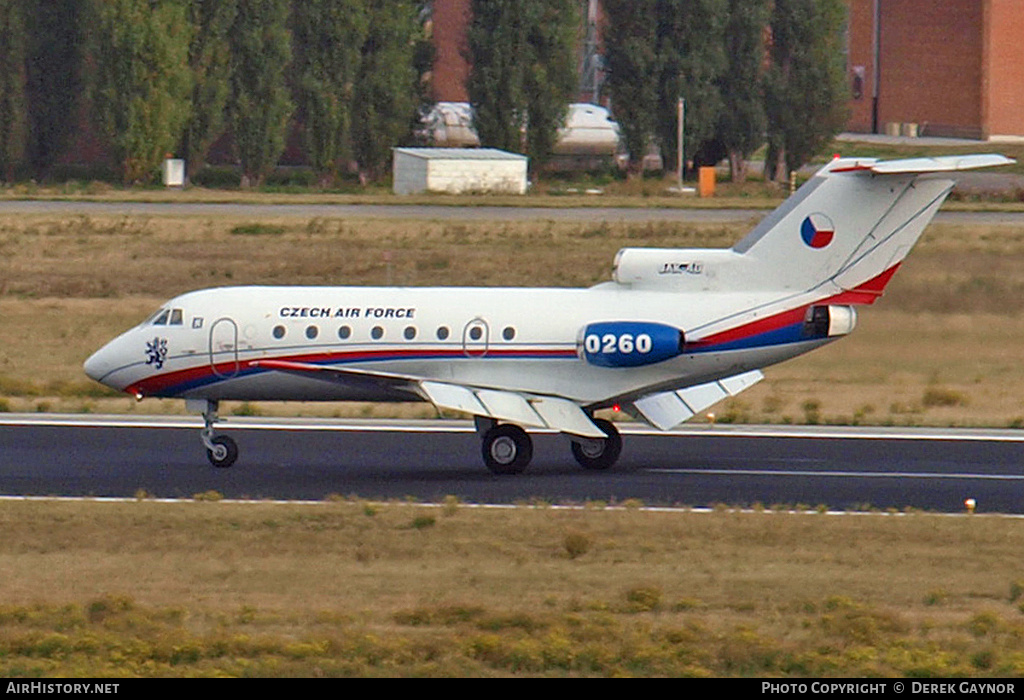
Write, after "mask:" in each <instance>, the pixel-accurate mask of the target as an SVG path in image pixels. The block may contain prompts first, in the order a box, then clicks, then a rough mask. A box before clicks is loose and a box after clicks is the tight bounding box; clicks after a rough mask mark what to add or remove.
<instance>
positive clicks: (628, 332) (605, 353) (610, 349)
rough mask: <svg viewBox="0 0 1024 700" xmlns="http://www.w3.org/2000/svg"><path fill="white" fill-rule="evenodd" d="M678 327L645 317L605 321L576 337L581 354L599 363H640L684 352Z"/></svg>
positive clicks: (608, 365) (620, 364) (661, 359)
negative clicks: (649, 320)
mask: <svg viewBox="0 0 1024 700" xmlns="http://www.w3.org/2000/svg"><path fill="white" fill-rule="evenodd" d="M685 343H686V339H685V336H684V334H683V332H682V331H681V330H679V329H678V328H673V327H672V326H666V325H665V324H663V323H648V322H643V321H602V322H600V323H591V324H590V325H588V326H585V327H584V328H583V329H582V330H581V331H580V334H579V337H578V338H577V341H576V350H577V352H578V353H579V356H580V357H581V358H582V359H584V360H586V361H587V362H589V363H590V364H592V365H597V366H598V367H639V366H641V365H650V364H654V363H655V362H662V361H663V360H667V359H669V358H672V357H675V356H677V355H679V354H681V353H682V352H683V347H684V345H685Z"/></svg>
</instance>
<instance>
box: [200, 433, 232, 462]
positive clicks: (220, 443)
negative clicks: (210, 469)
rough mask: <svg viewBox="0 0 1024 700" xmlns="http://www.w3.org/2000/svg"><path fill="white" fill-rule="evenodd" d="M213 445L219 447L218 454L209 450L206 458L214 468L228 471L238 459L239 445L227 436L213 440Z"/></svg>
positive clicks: (219, 436)
mask: <svg viewBox="0 0 1024 700" xmlns="http://www.w3.org/2000/svg"><path fill="white" fill-rule="evenodd" d="M213 444H214V445H216V446H217V450H216V453H215V451H214V450H211V449H209V448H207V450H206V457H207V459H209V460H210V464H212V465H213V466H215V467H217V468H218V469H227V468H228V467H230V466H231V465H232V464H234V463H235V460H236V459H238V445H237V444H236V443H235V441H234V440H233V439H232V438H229V437H228V436H227V435H218V436H217V437H215V438H213ZM221 448H223V449H221Z"/></svg>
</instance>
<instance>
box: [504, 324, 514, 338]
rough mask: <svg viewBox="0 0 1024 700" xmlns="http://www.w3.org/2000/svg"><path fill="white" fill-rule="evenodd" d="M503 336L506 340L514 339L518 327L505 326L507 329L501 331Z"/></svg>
mask: <svg viewBox="0 0 1024 700" xmlns="http://www.w3.org/2000/svg"><path fill="white" fill-rule="evenodd" d="M501 337H502V338H504V339H505V340H512V339H513V338H515V337H516V329H515V328H513V327H512V326H505V330H503V331H502V332H501Z"/></svg>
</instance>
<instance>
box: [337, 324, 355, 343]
mask: <svg viewBox="0 0 1024 700" xmlns="http://www.w3.org/2000/svg"><path fill="white" fill-rule="evenodd" d="M351 335H352V328H351V327H350V326H342V327H341V328H339V329H338V337H339V338H341V339H342V340H348V339H349V336H351Z"/></svg>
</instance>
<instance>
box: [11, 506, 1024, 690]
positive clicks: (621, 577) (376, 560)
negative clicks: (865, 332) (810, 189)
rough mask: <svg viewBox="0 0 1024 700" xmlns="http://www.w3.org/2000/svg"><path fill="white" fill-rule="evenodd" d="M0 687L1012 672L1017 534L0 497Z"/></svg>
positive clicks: (837, 523) (871, 518) (957, 520)
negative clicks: (155, 680)
mask: <svg viewBox="0 0 1024 700" xmlns="http://www.w3.org/2000/svg"><path fill="white" fill-rule="evenodd" d="M0 527H2V531H3V532H4V537H3V538H0V565H2V570H3V572H4V575H3V577H0V676H3V677H8V678H10V677H25V676H47V677H54V676H102V677H116V676H139V675H143V676H321V675H322V676H469V675H472V676H510V675H521V676H776V677H778V676H789V677H808V676H809V677H821V676H824V677H829V676H881V677H885V676H904V677H905V676H915V677H935V676H1016V675H1020V674H1021V673H1024V598H1022V597H1021V596H1022V592H1024V572H1022V570H1021V565H1020V551H1021V548H1022V547H1024V521H1021V520H1007V519H1002V518H1000V519H996V518H989V517H985V516H952V517H951V516H939V515H928V514H922V513H916V514H914V513H912V514H902V515H866V514H852V513H851V514H823V513H817V512H807V513H802V514H785V513H777V512H772V511H770V510H765V511H762V512H758V511H754V512H746V513H740V512H733V511H730V510H728V509H721V510H718V511H713V512H709V513H694V512H685V511H674V512H645V511H642V510H639V509H637V508H634V507H628V506H627V507H624V508H618V509H610V508H606V507H603V506H601V505H598V504H595V505H592V506H589V507H585V508H581V509H577V510H563V509H555V508H551V507H546V506H543V505H541V506H535V507H533V508H521V509H516V510H510V509H504V510H480V509H474V508H469V507H465V506H461V505H459V504H457V503H454V502H451V503H447V504H443V505H439V506H433V507H431V506H425V505H415V504H397V503H392V504H370V503H365V502H357V501H350V500H345V499H339V500H336V501H328V502H324V503H321V504H308V505H300V504H288V505H284V504H271V503H257V504H249V505H244V504H235V503H218V502H208V501H197V502H195V503H175V504H168V503H156V502H148V501H139V502H129V503H60V502H24V501H20V502H19V501H13V502H12V501H7V502H2V503H0Z"/></svg>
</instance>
